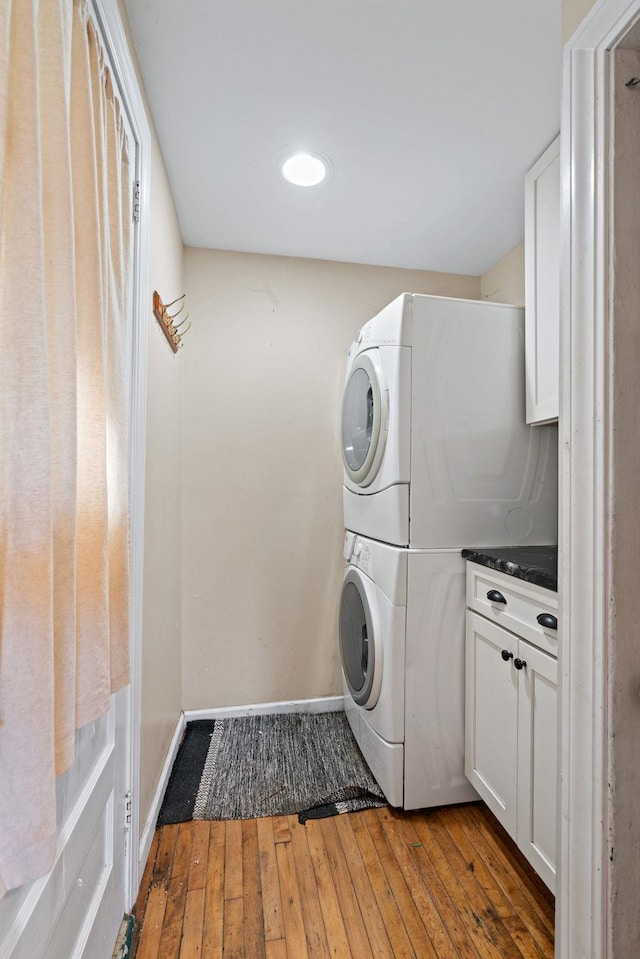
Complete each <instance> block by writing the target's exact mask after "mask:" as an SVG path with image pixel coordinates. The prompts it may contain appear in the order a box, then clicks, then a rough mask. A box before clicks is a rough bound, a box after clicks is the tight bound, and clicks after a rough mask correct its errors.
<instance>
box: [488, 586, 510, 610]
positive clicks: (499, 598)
mask: <svg viewBox="0 0 640 959" xmlns="http://www.w3.org/2000/svg"><path fill="white" fill-rule="evenodd" d="M487 599H488V600H489V602H490V603H504V605H505V606H506V605H507V601H506V599H505V598H504V596H503V595H502V593H499V592H498V590H497V589H490V590H489V592H488V593H487Z"/></svg>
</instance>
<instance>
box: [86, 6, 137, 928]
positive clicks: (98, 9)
mask: <svg viewBox="0 0 640 959" xmlns="http://www.w3.org/2000/svg"><path fill="white" fill-rule="evenodd" d="M90 3H91V9H92V10H93V12H94V14H95V16H96V19H97V21H98V23H99V25H100V30H101V34H102V42H103V43H104V44H105V46H106V48H107V49H108V51H109V55H110V58H111V66H112V72H113V73H114V80H115V83H116V84H117V86H118V89H119V96H120V100H121V102H122V105H123V106H124V108H125V110H126V112H127V118H128V121H129V124H130V126H131V129H132V130H133V133H134V136H135V139H136V147H137V150H136V180H137V183H138V184H139V195H138V197H137V201H138V217H139V219H138V222H137V228H136V229H135V230H134V289H133V296H132V307H133V336H132V340H133V356H132V367H131V372H132V376H131V419H130V424H131V436H130V440H129V450H130V474H129V476H130V484H131V486H130V509H131V517H130V538H131V546H130V549H131V553H130V561H131V572H130V586H131V602H130V616H129V620H130V622H129V626H130V637H131V646H130V652H131V683H130V685H129V686H128V687H127V690H126V708H125V721H126V723H127V726H128V730H127V732H128V735H127V737H126V738H127V742H128V756H127V768H128V782H129V789H128V793H129V796H128V797H122V798H123V813H125V811H126V810H127V808H128V807H127V805H126V804H127V799H128V802H130V819H129V823H128V827H127V828H126V829H125V842H126V849H125V855H126V859H127V883H126V889H125V896H124V898H125V908H126V909H130V908H131V907H132V906H133V903H134V902H135V900H136V897H137V894H138V887H139V885H140V872H141V867H142V866H144V863H142V864H141V863H140V861H139V835H140V726H141V682H142V608H143V607H142V600H143V581H144V507H145V460H146V431H147V329H148V324H147V318H148V314H149V302H150V293H149V290H148V285H149V280H148V276H149V212H150V209H149V208H150V203H149V189H150V167H151V131H150V128H149V122H148V119H147V112H146V108H145V105H144V100H143V98H142V91H141V84H140V80H139V79H138V75H137V72H136V68H135V65H134V61H133V58H132V55H131V47H130V42H129V40H128V38H127V33H126V32H125V26H124V24H123V20H122V15H121V12H120V9H119V2H118V0H90ZM132 186H133V185H132ZM127 818H129V817H128V816H127Z"/></svg>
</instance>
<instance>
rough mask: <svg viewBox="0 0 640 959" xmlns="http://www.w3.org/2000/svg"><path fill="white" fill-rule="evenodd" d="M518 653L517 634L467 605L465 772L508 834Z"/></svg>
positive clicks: (513, 797)
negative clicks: (472, 610)
mask: <svg viewBox="0 0 640 959" xmlns="http://www.w3.org/2000/svg"><path fill="white" fill-rule="evenodd" d="M503 652H504V655H505V656H506V657H507V659H506V660H505V659H504V658H503ZM517 655H518V639H517V637H516V636H514V635H512V633H509V632H507V630H506V629H502V627H500V626H496V625H495V624H494V623H490V622H489V621H488V620H486V619H483V618H482V617H481V616H478V615H477V614H476V613H472V612H471V611H470V610H467V614H466V686H465V700H466V702H465V774H466V776H467V779H469V781H470V782H471V784H472V785H473V786H475V788H476V790H477V791H478V793H479V794H480V796H481V797H482V798H483V799H484V801H485V802H486V804H487V806H488V807H489V809H490V810H491V811H492V813H493V814H494V815H495V816H496V817H497V818H498V819H499V820H500V822H501V823H502V825H503V826H504V827H505V829H506V830H507V832H509V833H510V834H511V835H513V836H515V835H516V825H517V815H516V803H517V767H518V725H517V724H518V673H517V671H516V670H515V669H514V668H513V659H514V657H515V656H517Z"/></svg>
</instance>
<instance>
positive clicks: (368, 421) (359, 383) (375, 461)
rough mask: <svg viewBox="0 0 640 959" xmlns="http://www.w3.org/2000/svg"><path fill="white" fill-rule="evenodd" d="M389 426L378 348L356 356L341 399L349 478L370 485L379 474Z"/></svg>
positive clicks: (345, 457) (344, 456)
mask: <svg viewBox="0 0 640 959" xmlns="http://www.w3.org/2000/svg"><path fill="white" fill-rule="evenodd" d="M388 428H389V393H388V391H387V390H386V389H385V384H384V379H383V374H382V368H381V366H380V360H379V356H378V351H377V350H367V352H366V353H362V354H361V355H360V356H358V357H356V359H355V360H354V363H353V366H352V367H351V370H350V372H349V376H348V378H347V383H346V386H345V390H344V399H343V401H342V460H343V462H344V468H345V470H346V472H347V475H348V476H349V478H350V479H351V480H352V481H353V482H354V483H358V484H359V485H360V486H368V485H369V484H370V483H372V482H373V480H374V479H375V477H376V474H377V472H378V469H379V467H380V463H381V460H382V454H383V453H384V447H385V443H386V439H387V430H388Z"/></svg>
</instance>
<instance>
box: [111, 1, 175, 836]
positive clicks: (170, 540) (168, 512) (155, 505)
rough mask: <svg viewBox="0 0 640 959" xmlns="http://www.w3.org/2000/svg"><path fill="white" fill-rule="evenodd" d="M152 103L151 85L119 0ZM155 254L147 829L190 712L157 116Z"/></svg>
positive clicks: (146, 631)
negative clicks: (158, 299)
mask: <svg viewBox="0 0 640 959" xmlns="http://www.w3.org/2000/svg"><path fill="white" fill-rule="evenodd" d="M118 6H119V9H120V15H121V17H122V21H123V24H124V27H125V31H126V32H127V37H128V40H129V48H130V50H131V52H132V57H133V59H134V63H135V66H136V70H137V74H138V83H139V85H140V89H141V90H142V94H143V97H144V84H143V83H142V78H141V75H140V71H139V68H138V64H137V59H136V55H135V50H134V47H133V42H132V40H131V34H130V31H129V26H128V20H127V15H126V10H125V6H124V0H118ZM147 117H148V120H149V125H150V127H151V137H152V142H151V178H150V194H149V216H150V221H151V222H150V250H149V285H148V291H147V303H148V304H149V312H148V314H147V317H146V320H147V322H148V324H149V331H148V333H149V341H148V350H147V384H148V385H147V449H146V457H147V460H146V489H145V498H146V502H145V543H144V600H143V620H142V633H143V635H142V716H141V730H140V736H141V743H140V746H141V755H140V829H141V830H142V829H143V828H144V825H145V821H146V819H147V816H148V814H149V810H150V807H151V803H152V800H153V796H154V793H155V789H156V786H157V783H158V780H159V778H160V773H161V771H162V766H163V764H164V761H165V757H166V755H167V752H168V749H169V745H170V743H171V738H172V736H173V732H174V730H175V727H176V723H177V721H178V718H179V716H180V711H181V709H182V700H181V694H182V691H181V657H180V442H181V441H180V426H181V379H182V375H181V374H182V362H181V354H180V353H178V354H176V355H174V354H173V353H172V351H171V349H170V347H169V344H168V343H167V341H166V340H165V338H164V336H163V335H162V333H161V331H160V329H159V327H158V324H157V321H156V319H155V317H154V316H153V313H152V310H151V304H152V295H153V291H154V290H158V291H159V293H160V295H161V296H162V297H163V298H164V300H165V302H168V301H170V300H172V299H174V297H176V296H179V295H180V294H181V293H183V292H184V287H183V276H182V254H183V246H182V236H181V234H180V227H179V224H178V218H177V215H176V210H175V205H174V202H173V197H172V195H171V189H170V187H169V181H168V178H167V174H166V170H165V167H164V162H163V159H162V153H161V150H160V145H159V143H158V140H157V137H156V135H155V130H154V128H153V120H152V118H151V112H150V110H149V107H148V104H147Z"/></svg>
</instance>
